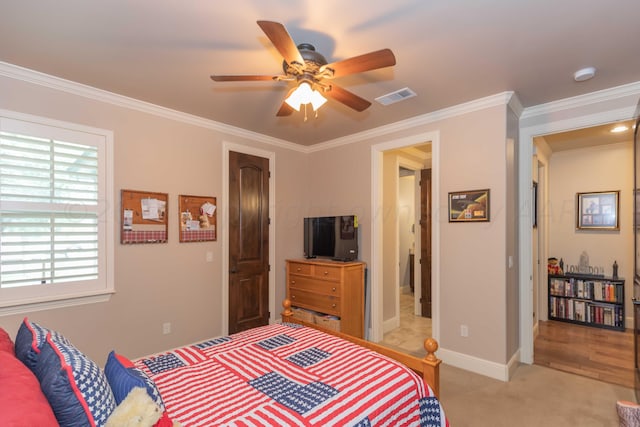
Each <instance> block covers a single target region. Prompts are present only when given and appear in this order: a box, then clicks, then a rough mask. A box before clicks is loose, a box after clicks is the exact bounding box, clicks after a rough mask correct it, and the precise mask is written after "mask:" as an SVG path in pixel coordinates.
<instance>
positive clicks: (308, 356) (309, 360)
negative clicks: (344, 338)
mask: <svg viewBox="0 0 640 427" xmlns="http://www.w3.org/2000/svg"><path fill="white" fill-rule="evenodd" d="M330 356H331V353H327V352H326V351H324V350H320V349H319V348H317V347H311V348H308V349H306V350H303V351H300V352H298V353H295V354H292V355H291V356H289V357H287V358H286V360H288V361H289V362H291V363H295V364H296V365H298V366H302V367H303V368H304V367H307V366H311V365H315V364H316V363H319V362H322V361H323V360H324V359H327V358H328V357H330Z"/></svg>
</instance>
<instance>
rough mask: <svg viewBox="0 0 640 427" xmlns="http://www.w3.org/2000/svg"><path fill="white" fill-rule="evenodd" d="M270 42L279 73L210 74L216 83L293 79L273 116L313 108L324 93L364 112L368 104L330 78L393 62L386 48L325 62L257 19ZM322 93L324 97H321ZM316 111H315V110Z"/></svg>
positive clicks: (271, 24) (305, 45)
mask: <svg viewBox="0 0 640 427" xmlns="http://www.w3.org/2000/svg"><path fill="white" fill-rule="evenodd" d="M257 22H258V25H259V26H260V28H261V29H262V31H264V33H265V34H266V35H267V37H268V38H269V40H271V43H273V45H274V46H275V47H276V49H277V50H278V52H279V53H280V55H282V57H283V58H284V61H283V64H282V69H283V71H284V74H283V75H276V76H268V75H212V76H211V79H213V80H214V81H216V82H234V81H235V82H237V81H260V80H273V81H295V82H296V83H297V84H296V87H294V88H293V89H291V90H290V91H289V93H288V94H287V97H286V98H285V100H284V101H283V102H282V105H281V106H280V109H279V110H278V113H277V114H276V116H279V117H281V116H288V115H290V114H291V113H293V111H294V110H296V111H300V108H301V106H303V105H304V106H305V120H306V106H307V104H311V105H312V107H313V109H314V111H317V109H318V108H320V106H322V104H324V103H325V102H326V99H325V98H324V96H327V97H329V98H332V99H334V100H336V101H338V102H341V103H342V104H344V105H346V106H348V107H350V108H353V109H354V110H356V111H364V110H366V109H367V108H369V106H370V105H371V103H370V102H369V101H367V100H366V99H364V98H361V97H359V96H358V95H356V94H354V93H352V92H349V91H348V90H346V89H343V88H342V87H340V86H337V85H336V84H334V83H333V81H332V79H334V78H336V77H342V76H346V75H350V74H355V73H361V72H364V71H370V70H376V69H378V68H384V67H389V66H392V65H395V64H396V58H395V56H394V55H393V52H391V50H389V49H381V50H377V51H375V52H370V53H366V54H364V55H359V56H355V57H352V58H348V59H343V60H341V61H336V62H332V63H327V60H326V59H325V58H324V56H322V55H321V54H320V53H318V52H316V49H315V47H314V46H313V45H311V44H309V43H301V44H299V45H297V46H296V44H295V43H294V41H293V39H292V38H291V36H290V35H289V33H288V32H287V30H286V28H285V27H284V25H282V24H280V23H278V22H272V21H257ZM323 95H324V96H323ZM316 114H317V113H316Z"/></svg>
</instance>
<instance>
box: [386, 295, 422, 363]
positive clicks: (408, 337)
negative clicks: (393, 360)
mask: <svg viewBox="0 0 640 427" xmlns="http://www.w3.org/2000/svg"><path fill="white" fill-rule="evenodd" d="M430 336H431V319H429V318H426V317H420V316H416V315H414V314H413V294H412V293H409V292H400V327H399V328H396V329H393V330H391V331H389V332H387V333H386V334H384V339H383V340H382V341H381V342H380V344H382V345H385V346H387V347H390V348H394V349H396V350H399V351H402V352H404V353H409V354H412V355H414V356H419V357H424V356H425V355H426V351H425V350H424V347H423V343H424V340H425V339H426V338H428V337H430Z"/></svg>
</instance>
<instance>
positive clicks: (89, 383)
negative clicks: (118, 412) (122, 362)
mask: <svg viewBox="0 0 640 427" xmlns="http://www.w3.org/2000/svg"><path fill="white" fill-rule="evenodd" d="M58 349H59V351H60V353H61V354H62V355H63V356H64V359H65V362H66V363H67V365H69V366H70V367H71V370H72V373H73V378H74V380H75V383H76V386H77V387H78V390H80V394H82V397H83V398H84V400H85V402H87V405H88V406H89V410H90V412H91V414H92V415H93V418H94V420H95V422H96V425H98V426H102V425H104V424H105V423H106V421H107V418H108V417H109V415H111V412H113V410H114V409H115V407H116V401H115V398H114V397H113V393H112V392H111V387H110V386H109V383H108V382H107V379H106V377H105V376H104V374H103V373H102V371H101V370H100V368H99V367H98V365H97V364H96V363H95V362H93V361H92V360H90V359H89V358H88V357H86V356H85V355H84V354H82V353H81V352H80V350H78V349H76V348H75V347H73V346H72V345H68V346H65V345H61V346H58Z"/></svg>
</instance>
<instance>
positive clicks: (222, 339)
mask: <svg viewBox="0 0 640 427" xmlns="http://www.w3.org/2000/svg"><path fill="white" fill-rule="evenodd" d="M229 341H231V337H220V338H214V339H212V340H208V341H203V342H201V343H198V344H196V345H195V346H194V347H195V348H199V349H200V350H203V349H205V348H209V347H213V346H214V345H218V344H222V343H225V342H229Z"/></svg>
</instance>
